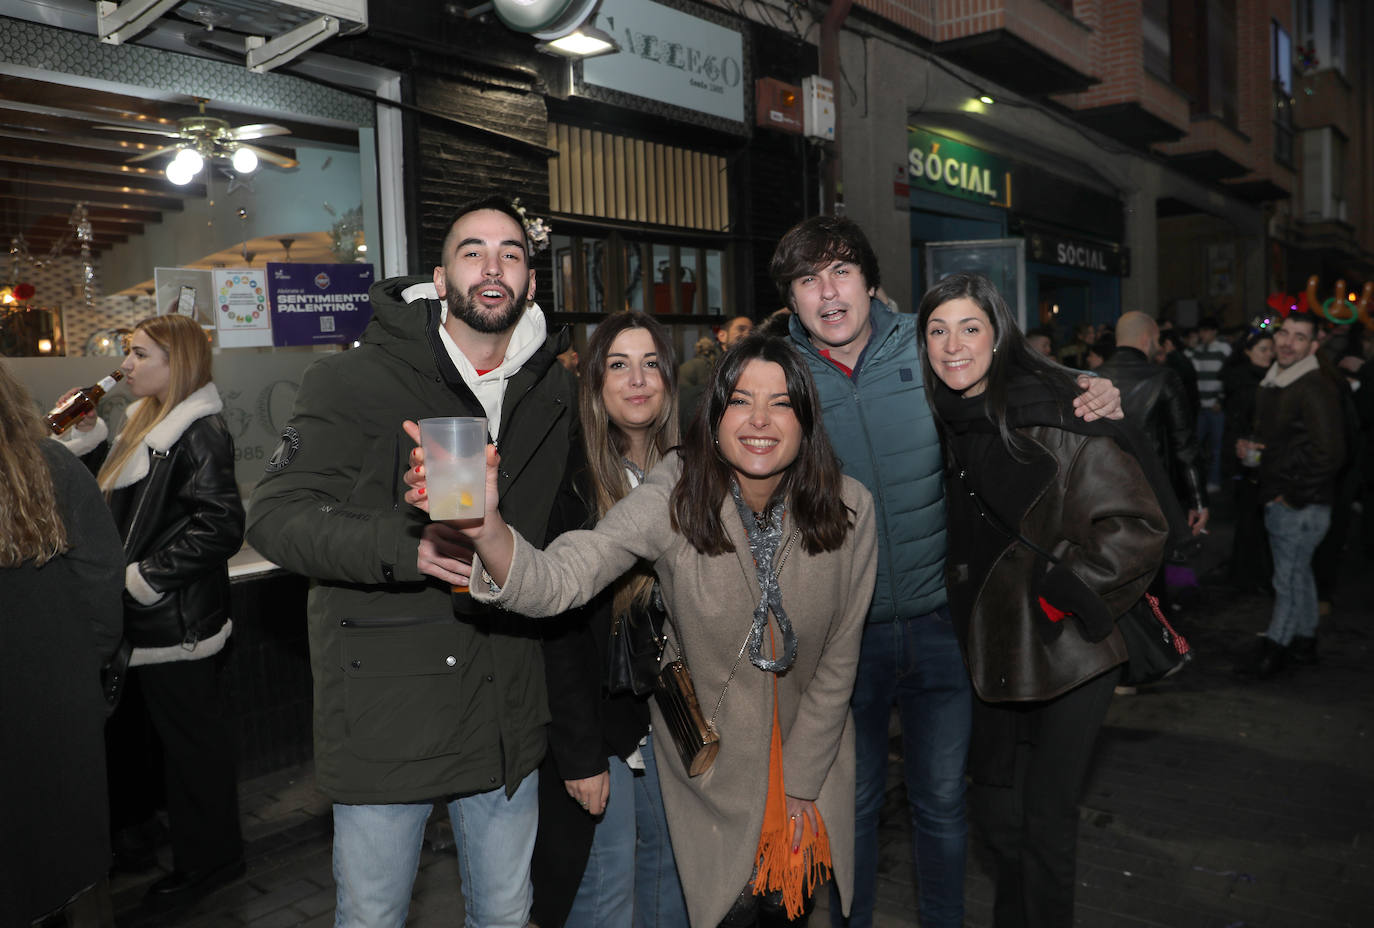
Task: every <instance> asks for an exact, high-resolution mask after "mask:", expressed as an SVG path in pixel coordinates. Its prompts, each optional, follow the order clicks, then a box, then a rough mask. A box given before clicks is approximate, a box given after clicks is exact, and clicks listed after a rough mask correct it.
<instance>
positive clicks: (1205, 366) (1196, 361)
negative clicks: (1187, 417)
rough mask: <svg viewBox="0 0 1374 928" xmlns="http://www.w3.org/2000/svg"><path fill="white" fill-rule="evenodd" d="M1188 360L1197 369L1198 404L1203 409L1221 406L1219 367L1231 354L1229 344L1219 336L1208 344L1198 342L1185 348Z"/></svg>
mask: <svg viewBox="0 0 1374 928" xmlns="http://www.w3.org/2000/svg"><path fill="white" fill-rule="evenodd" d="M1187 355H1188V360H1190V361H1192V362H1193V367H1194V369H1196V370H1197V394H1198V404H1199V405H1200V406H1201V407H1202V408H1203V409H1220V408H1221V396H1222V392H1223V391H1222V388H1221V369H1222V367H1223V366H1224V365H1225V364H1226V359H1227V358H1229V357H1230V356H1231V346H1230V345H1228V344H1227V343H1226V342H1224V341H1222V340H1221V339H1219V338H1214V339H1212V343H1211V344H1210V345H1203V344H1199V345H1198V346H1197V347H1196V348H1189V349H1188V350H1187Z"/></svg>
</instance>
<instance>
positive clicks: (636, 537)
mask: <svg viewBox="0 0 1374 928" xmlns="http://www.w3.org/2000/svg"><path fill="white" fill-rule="evenodd" d="M819 413H820V408H819V404H818V403H817V400H816V394H815V388H814V386H813V384H812V383H811V378H810V375H809V374H808V373H807V371H806V367H805V365H804V364H803V363H802V362H801V360H800V359H799V358H798V357H797V355H796V353H795V352H794V351H793V350H792V348H791V347H789V346H788V345H787V344H786V343H785V342H784V341H782V340H780V339H769V338H766V337H763V336H756V337H751V338H748V339H745V340H744V341H742V342H740V343H739V344H737V345H736V346H735V348H733V349H732V350H731V351H730V352H728V353H727V354H726V356H725V357H724V358H723V359H722V361H721V363H720V364H719V365H718V366H717V368H716V371H715V374H714V376H713V380H712V383H711V385H710V387H709V392H708V395H707V397H706V399H705V408H704V409H703V410H702V415H700V416H698V417H697V419H696V421H695V422H694V424H693V426H692V428H691V430H690V431H689V433H688V436H687V439H686V442H685V445H684V448H683V450H682V451H681V453H680V454H672V455H670V456H669V457H668V458H666V459H665V460H664V461H663V463H662V464H660V465H659V466H658V467H657V468H655V469H654V471H653V472H652V473H651V474H650V475H649V476H648V478H647V480H646V481H645V483H644V484H642V485H641V486H640V487H639V488H638V489H636V490H635V491H634V492H632V493H630V495H629V496H627V497H626V498H625V499H623V500H621V501H620V502H619V503H618V504H617V505H616V506H615V507H614V508H612V509H611V510H610V512H608V513H607V514H606V516H605V517H604V518H603V519H602V520H601V521H600V522H599V523H598V524H597V526H596V528H595V530H592V531H579V532H569V533H567V534H564V535H562V536H560V537H559V538H557V539H555V540H554V541H553V542H552V543H551V544H550V545H549V546H548V548H547V549H546V550H544V551H542V552H541V551H539V550H537V549H536V548H535V547H533V546H532V545H531V544H530V543H529V542H528V541H526V540H525V539H523V538H521V537H520V536H519V535H518V534H517V533H515V532H514V531H512V530H511V529H509V528H508V527H507V526H506V525H505V522H504V520H502V519H501V516H500V513H499V511H498V510H497V508H496V498H497V486H496V480H497V477H496V474H497V471H496V462H497V455H496V454H495V452H494V451H491V452H489V454H488V458H489V460H488V471H487V476H488V483H487V515H486V518H485V519H484V521H483V523H482V524H481V525H480V526H478V527H475V528H473V527H468V526H463V527H464V529H465V531H466V534H467V535H468V537H469V538H470V539H471V541H472V542H473V543H474V544H475V546H476V549H477V553H478V555H479V556H480V559H481V560H480V561H479V562H478V563H477V566H475V567H471V566H469V565H467V564H463V563H462V556H463V555H462V553H461V552H460V551H459V550H457V549H456V548H455V549H454V550H453V551H452V552H451V554H452V555H453V557H452V559H451V560H450V561H448V562H447V566H445V567H444V568H443V569H444V570H445V571H447V572H446V573H445V579H448V578H451V577H452V576H457V575H462V574H466V573H467V572H468V571H472V572H474V573H476V575H477V579H478V582H476V583H473V584H472V590H473V595H474V596H475V597H476V598H478V599H481V600H485V601H490V602H494V603H496V604H498V605H500V606H502V607H503V608H505V609H508V610H510V611H512V612H516V613H519V614H521V615H528V616H550V615H557V614H559V613H561V612H564V611H565V610H567V609H569V608H572V607H573V606H576V605H578V604H581V603H583V602H586V601H587V600H588V599H589V598H590V597H592V596H593V595H595V594H596V593H597V592H598V591H600V590H601V589H602V588H603V587H605V586H606V585H608V584H609V583H610V582H611V581H612V580H614V579H615V578H616V577H619V576H620V575H622V574H623V573H624V572H625V571H626V570H628V569H629V568H630V567H631V566H632V565H633V564H634V563H635V562H636V561H637V560H638V559H640V558H643V559H645V560H646V561H648V562H649V563H650V564H652V565H653V567H654V570H655V572H656V573H657V575H658V577H659V580H660V582H661V584H662V591H663V597H664V601H665V604H666V606H667V610H668V614H669V617H670V625H669V627H668V630H667V634H668V638H669V641H670V644H669V647H668V652H667V654H666V657H667V658H668V659H671V658H674V657H678V656H685V658H686V661H687V664H688V666H689V669H690V672H691V676H692V679H693V682H694V685H695V688H696V693H697V697H698V699H699V700H700V702H701V707H702V711H703V713H704V714H705V715H706V716H707V717H708V718H710V719H712V720H713V722H714V725H715V728H716V729H717V731H718V732H719V734H720V752H719V754H718V756H717V757H716V760H715V763H714V764H713V765H712V766H711V767H710V769H708V770H707V771H706V772H705V773H702V774H700V775H699V776H696V777H692V776H689V775H688V773H687V771H686V769H685V768H684V766H683V763H682V760H681V758H680V757H679V756H678V755H677V753H676V752H675V751H673V750H671V749H666V745H665V750H663V751H662V758H663V759H662V761H661V762H660V766H659V773H660V777H661V782H662V790H663V805H664V808H665V810H666V812H667V817H668V826H669V831H670V832H671V835H672V841H673V850H674V853H675V854H676V855H677V863H678V869H679V872H680V875H681V877H682V886H683V890H684V893H685V895H686V897H687V907H688V910H689V913H690V916H691V921H692V924H693V925H705V926H715V925H717V924H719V923H721V921H722V919H725V918H726V917H727V915H728V916H729V919H730V920H729V922H728V924H731V925H735V924H753V923H754V919H755V918H756V917H757V916H758V905H759V902H760V900H761V899H763V900H767V899H768V897H769V896H770V894H771V893H773V891H774V890H776V889H778V888H781V886H782V882H781V880H782V877H781V876H780V877H779V881H778V882H777V883H774V882H772V881H771V879H770V877H769V874H770V873H771V872H772V871H770V870H769V866H770V865H769V864H768V863H767V862H766V858H767V856H768V855H767V854H766V849H767V845H768V843H769V841H768V840H767V839H766V838H765V840H763V841H761V838H760V836H761V834H762V833H764V832H765V831H768V830H769V829H772V832H770V833H782V834H783V835H784V837H783V838H782V839H781V841H779V842H777V843H779V844H780V845H790V846H784V847H782V848H781V849H782V851H783V852H784V853H782V855H781V856H782V857H787V856H788V855H787V853H785V852H787V851H790V852H791V857H790V861H791V862H790V863H786V864H783V865H782V866H783V867H784V868H787V867H790V868H792V871H791V873H792V875H791V876H788V877H787V880H789V881H791V883H792V886H793V890H792V891H791V894H792V896H793V897H794V898H793V901H794V902H795V897H796V896H797V893H796V892H795V887H796V886H798V885H802V886H803V889H802V892H803V893H807V894H809V893H811V892H813V891H814V885H812V884H811V883H810V880H812V879H814V878H815V877H816V876H817V875H823V870H824V869H825V868H824V867H823V866H822V867H817V866H815V862H816V860H817V859H823V858H824V856H825V853H826V852H825V851H823V850H821V847H822V846H823V845H824V844H825V843H826V842H827V839H828V847H829V850H828V856H829V861H828V862H829V863H830V866H831V868H833V878H834V879H835V880H836V882H837V884H838V886H839V888H840V892H841V895H842V897H843V899H844V905H845V908H846V909H847V908H848V901H849V895H850V889H851V887H852V884H853V844H854V739H853V732H852V724H851V722H850V717H849V696H850V692H851V691H852V689H853V686H854V673H855V668H856V665H857V660H858V651H859V641H860V638H861V635H862V629H863V620H864V615H865V614H866V612H867V609H868V602H869V599H870V597H871V596H872V591H873V575H874V549H875V540H874V526H873V502H872V499H871V498H870V497H869V494H868V492H867V491H866V490H865V489H864V488H863V487H862V486H861V485H859V483H858V482H857V481H855V480H853V479H851V478H849V477H845V476H843V475H842V474H841V473H840V471H839V465H838V463H837V461H836V460H835V457H834V454H833V452H832V450H831V449H830V446H829V443H828V441H827V439H826V437H825V431H824V429H823V428H822V427H821V424H820V421H819ZM412 461H413V463H415V464H417V465H418V464H420V463H421V462H422V456H421V455H420V454H419V453H418V451H417V453H416V454H415V455H414V456H413V457H412ZM407 480H408V482H410V483H412V485H413V489H412V490H411V492H410V493H409V494H407V499H408V500H410V501H411V502H413V503H416V504H417V505H420V506H421V507H422V508H423V507H424V505H425V503H424V495H423V494H424V485H423V470H422V468H412V471H411V474H410V476H408V477H407ZM746 519H747V522H746ZM442 554H443V552H439V555H440V556H438V557H436V560H437V561H439V562H440V563H443V561H444V558H443V557H442ZM761 567H762V569H761ZM484 568H485V569H484ZM772 578H776V582H773V579H772ZM775 684H776V685H775ZM774 693H776V701H775V699H774ZM775 705H776V710H777V711H776V723H777V733H778V734H780V757H781V772H780V775H779V771H778V770H776V769H775V768H774V766H773V765H772V764H771V763H770V756H771V752H770V744H771V743H773V742H774V719H775V715H774V707H775ZM653 724H654V726H655V727H656V728H658V729H660V730H662V731H665V732H666V731H667V727H666V725H665V723H664V720H663V717H662V714H661V713H660V711H659V709H658V706H657V704H655V706H654V708H653ZM776 748H777V745H776V744H774V749H775V750H776ZM770 777H771V780H770ZM778 782H781V783H782V784H783V786H784V789H783V790H782V792H784V793H785V797H784V796H782V795H776V787H775V784H777V783H778ZM770 793H773V794H772V795H770ZM784 798H785V804H784ZM766 809H767V810H768V812H769V813H770V814H769V816H767V818H768V820H767V821H766V820H765V819H766V816H765V810H766ZM784 810H785V811H784ZM774 814H775V815H776V821H774ZM822 829H823V830H822ZM799 849H800V850H799ZM774 859H776V858H774ZM760 861H765V863H764V876H763V877H762V878H761V880H760V881H759V882H761V883H762V885H760V886H758V887H755V885H754V884H755V882H756V880H755V877H756V876H759V871H758V865H759V863H760ZM798 873H802V874H803V875H802V876H801V877H800V880H801V882H800V883H798V882H797V880H798V877H797V874H798ZM741 888H743V889H744V890H745V891H744V892H741ZM751 889H757V890H758V891H759V895H755V893H754V892H751V891H750V890H751ZM773 901H776V895H774V896H773ZM767 909H768V906H767V903H766V902H765V906H764V911H765V912H766V911H767ZM797 914H798V911H797V909H796V907H795V906H793V907H792V909H791V916H792V917H795V916H796V915H797Z"/></svg>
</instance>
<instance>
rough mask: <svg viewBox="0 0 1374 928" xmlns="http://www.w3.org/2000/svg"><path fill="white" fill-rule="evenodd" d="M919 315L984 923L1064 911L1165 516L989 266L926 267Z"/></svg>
mask: <svg viewBox="0 0 1374 928" xmlns="http://www.w3.org/2000/svg"><path fill="white" fill-rule="evenodd" d="M917 332H918V338H919V339H920V340H921V343H922V348H923V351H922V353H921V354H922V366H923V370H924V378H925V382H926V390H927V392H928V394H929V396H930V400H931V405H932V407H933V409H934V410H935V414H936V421H937V423H938V424H939V425H940V428H941V431H942V434H943V437H944V439H945V448H946V453H947V456H948V458H949V459H950V461H951V463H952V467H951V472H950V474H949V476H948V479H947V483H946V491H945V501H946V507H947V515H948V526H949V536H948V544H949V546H948V552H947V556H946V562H945V564H946V587H947V589H948V592H949V603H950V612H951V614H952V617H953V619H954V623H955V628H956V631H957V632H958V634H959V639H960V645H961V646H962V648H963V651H964V658H965V661H966V663H967V665H968V669H969V675H970V677H971V679H972V682H973V687H974V692H975V694H976V697H977V698H975V700H974V710H973V739H972V743H971V747H970V753H969V763H968V772H969V776H970V779H971V780H972V788H971V789H970V791H969V807H970V811H971V817H972V819H973V821H974V822H975V823H976V824H977V825H978V826H979V828H980V830H981V832H982V834H983V837H984V838H985V840H986V841H987V843H988V845H989V847H990V850H991V851H992V855H993V859H994V861H995V870H994V878H995V882H996V896H995V900H994V906H993V923H994V925H995V926H996V928H1069V926H1071V925H1072V924H1073V897H1074V873H1075V860H1076V845H1077V828H1078V800H1079V796H1080V794H1081V792H1082V789H1083V784H1084V780H1085V777H1086V775H1087V771H1088V765H1089V763H1090V761H1091V759H1092V752H1093V744H1094V742H1095V740H1096V737H1097V731H1098V729H1099V728H1100V727H1101V725H1102V721H1103V719H1104V718H1105V717H1106V713H1107V706H1108V704H1109V703H1110V702H1111V698H1112V689H1113V687H1114V685H1115V683H1116V681H1117V679H1118V677H1119V675H1120V672H1119V665H1120V664H1121V663H1123V662H1124V661H1125V660H1126V659H1127V653H1126V648H1125V643H1124V641H1123V640H1122V637H1121V633H1120V631H1118V630H1117V628H1116V619H1117V617H1118V616H1120V615H1121V614H1122V613H1123V612H1125V611H1126V610H1127V609H1128V608H1130V607H1131V605H1132V604H1134V603H1135V602H1136V601H1137V600H1138V599H1139V598H1140V597H1141V596H1142V595H1143V594H1144V593H1145V589H1146V587H1147V586H1148V585H1149V582H1150V579H1151V578H1152V577H1153V576H1154V574H1155V572H1156V570H1157V569H1158V567H1159V565H1160V562H1161V560H1162V557H1163V552H1164V546H1165V542H1166V538H1167V536H1168V534H1169V526H1168V524H1167V523H1166V520H1165V517H1164V515H1163V513H1162V512H1161V510H1160V507H1159V504H1158V502H1157V500H1156V494H1155V491H1154V489H1153V487H1152V483H1151V482H1150V481H1147V479H1146V477H1145V474H1144V472H1143V471H1142V468H1141V466H1140V464H1138V463H1137V458H1136V456H1135V454H1141V453H1143V454H1146V455H1148V454H1150V452H1149V451H1148V450H1145V449H1144V443H1143V441H1141V440H1139V439H1138V437H1133V433H1132V434H1131V435H1128V433H1127V432H1126V431H1125V430H1123V429H1121V428H1120V427H1119V426H1118V425H1116V424H1114V423H1111V422H1109V421H1105V420H1104V421H1099V422H1093V423H1084V422H1082V421H1081V420H1079V419H1076V418H1075V417H1074V416H1073V415H1072V414H1071V413H1070V412H1068V410H1069V409H1070V403H1071V402H1072V398H1073V396H1074V394H1075V393H1076V392H1077V391H1076V386H1075V383H1074V372H1072V371H1068V370H1066V369H1064V368H1062V367H1060V366H1059V365H1057V364H1055V363H1054V362H1052V361H1049V360H1048V359H1046V358H1044V357H1043V356H1041V355H1039V354H1037V353H1035V352H1034V351H1033V350H1032V349H1031V348H1030V347H1029V346H1028V345H1027V343H1026V340H1025V338H1024V337H1023V336H1022V334H1021V332H1020V331H1019V330H1018V329H1017V327H1016V324H1015V322H1014V320H1013V319H1012V316H1011V314H1010V312H1009V311H1008V309H1007V306H1006V303H1005V302H1004V301H1003V300H1002V298H1001V296H1000V295H999V294H998V293H997V290H996V288H995V287H994V286H993V285H992V282H991V281H989V280H988V279H987V278H986V277H983V276H982V275H979V274H954V275H951V276H949V277H946V278H945V279H944V280H942V281H940V282H939V283H937V284H936V285H935V286H934V287H933V288H931V289H930V290H929V291H928V292H927V293H926V294H925V297H924V298H923V299H922V301H921V307H920V312H919V321H918V328H917ZM1137 442H1138V443H1137ZM1133 452H1134V453H1133ZM1146 464H1147V466H1153V468H1154V470H1155V471H1158V470H1159V468H1158V465H1157V464H1156V463H1155V462H1154V461H1153V459H1152V458H1147V459H1146ZM1154 476H1155V480H1156V481H1159V482H1158V483H1157V484H1155V485H1158V486H1164V485H1165V484H1164V483H1163V482H1162V481H1163V476H1162V473H1156V474H1155V475H1154ZM1179 528H1180V529H1181V531H1183V532H1186V527H1183V526H1180V527H1179Z"/></svg>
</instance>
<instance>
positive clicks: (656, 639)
mask: <svg viewBox="0 0 1374 928" xmlns="http://www.w3.org/2000/svg"><path fill="white" fill-rule="evenodd" d="M654 625H655V623H654V616H653V609H652V607H650V608H648V609H635V610H632V611H631V613H630V614H629V615H623V616H616V617H615V618H613V619H612V620H611V635H610V638H609V639H607V643H606V680H605V684H606V692H607V693H609V694H611V695H612V696H615V695H617V694H620V693H633V694H634V695H636V696H647V695H648V694H649V693H652V692H653V691H654V686H655V684H656V683H657V682H658V665H659V662H660V661H661V660H662V659H663V646H664V643H665V642H666V640H667V639H665V638H663V637H662V636H660V635H659V633H658V631H657V629H655V627H654Z"/></svg>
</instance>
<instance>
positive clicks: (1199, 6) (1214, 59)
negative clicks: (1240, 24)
mask: <svg viewBox="0 0 1374 928" xmlns="http://www.w3.org/2000/svg"><path fill="white" fill-rule="evenodd" d="M1169 29H1170V39H1171V42H1170V48H1171V53H1172V56H1173V82H1174V84H1175V86H1177V87H1178V88H1179V89H1180V90H1182V91H1183V92H1184V93H1186V94H1188V95H1189V96H1191V97H1192V98H1193V103H1192V113H1193V116H1194V117H1208V116H1210V117H1212V118H1215V119H1219V120H1221V121H1222V122H1224V123H1226V124H1227V125H1229V126H1235V125H1236V122H1237V117H1238V112H1237V99H1236V85H1237V76H1236V75H1237V48H1236V0H1202V2H1197V3H1193V2H1190V0H1170V16H1169Z"/></svg>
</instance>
